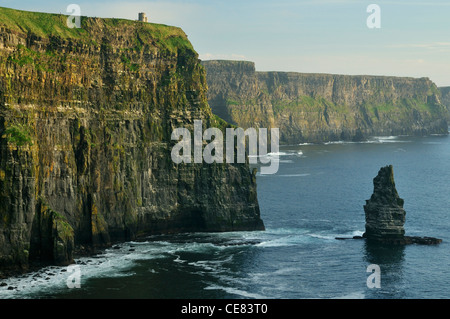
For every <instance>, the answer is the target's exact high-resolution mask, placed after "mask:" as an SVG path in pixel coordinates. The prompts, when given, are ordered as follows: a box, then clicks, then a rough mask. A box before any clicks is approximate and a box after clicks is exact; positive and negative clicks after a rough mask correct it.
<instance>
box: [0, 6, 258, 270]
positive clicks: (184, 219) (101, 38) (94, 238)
mask: <svg viewBox="0 0 450 319" xmlns="http://www.w3.org/2000/svg"><path fill="white" fill-rule="evenodd" d="M66 19H67V16H64V15H57V14H46V13H34V12H25V11H18V10H11V9H6V8H0V272H1V271H6V270H8V269H11V270H14V269H25V270H26V269H27V268H28V267H29V266H30V265H31V264H33V263H47V262H48V263H53V264H68V263H70V262H71V261H72V259H73V256H74V253H75V252H77V251H83V250H84V251H92V250H95V249H96V248H101V247H105V246H109V245H111V244H112V243H114V242H117V241H123V240H131V239H137V238H140V237H143V236H146V235H149V234H155V233H171V232H185V231H234V230H261V229H264V224H263V222H262V220H261V218H260V212H259V206H258V202H257V196H256V181H255V175H254V172H251V171H250V170H249V166H248V165H247V164H174V163H173V161H172V160H171V156H170V152H171V148H172V147H173V145H174V144H175V143H176V141H172V140H171V132H172V131H173V129H174V128H177V127H186V128H188V129H192V127H193V121H194V120H195V119H199V120H202V122H203V125H204V126H205V127H219V128H222V129H223V128H224V127H226V126H227V125H228V124H227V123H225V122H224V121H222V120H220V119H219V118H218V117H217V116H215V115H213V114H212V112H211V108H210V107H209V105H208V101H207V95H206V94H207V85H206V78H205V71H204V68H203V67H202V66H201V64H200V61H199V60H198V55H197V53H196V52H195V50H194V49H193V47H192V45H191V43H190V42H189V40H188V39H187V36H186V34H185V33H184V32H183V31H182V30H181V29H179V28H176V27H170V26H165V25H158V24H151V23H143V22H137V21H130V20H122V19H101V18H89V17H82V19H81V28H73V29H70V28H68V27H67V25H66Z"/></svg>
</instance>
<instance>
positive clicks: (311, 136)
mask: <svg viewBox="0 0 450 319" xmlns="http://www.w3.org/2000/svg"><path fill="white" fill-rule="evenodd" d="M202 64H203V65H204V66H205V68H206V70H207V83H208V87H209V90H208V100H209V103H210V105H211V108H212V110H213V112H214V113H215V114H217V115H219V116H220V117H222V118H223V119H225V120H226V121H228V122H230V123H232V124H235V125H237V126H239V127H243V128H248V127H254V128H258V127H263V128H271V127H278V128H279V129H280V140H281V141H282V142H284V143H289V144H294V143H304V142H319V143H320V142H328V141H336V140H354V141H358V140H363V139H365V138H367V137H370V136H389V135H428V134H448V124H447V118H448V117H447V110H446V108H445V107H444V106H443V105H442V104H441V102H440V100H439V98H440V92H439V90H438V88H437V87H436V85H435V84H434V83H433V82H432V81H431V80H429V79H428V78H404V77H388V76H370V75H359V76H350V75H337V74H312V73H311V74H310V73H295V72H258V71H255V64H254V63H253V62H247V61H223V60H211V61H202Z"/></svg>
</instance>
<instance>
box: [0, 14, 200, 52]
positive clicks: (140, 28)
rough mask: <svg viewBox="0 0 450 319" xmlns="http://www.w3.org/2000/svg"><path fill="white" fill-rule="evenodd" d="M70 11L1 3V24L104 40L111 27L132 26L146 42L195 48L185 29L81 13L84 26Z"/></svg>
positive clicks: (40, 33) (17, 29) (24, 30)
mask: <svg viewBox="0 0 450 319" xmlns="http://www.w3.org/2000/svg"><path fill="white" fill-rule="evenodd" d="M68 17H69V14H67V15H64V14H54V13H43V12H31V11H22V10H15V9H9V8H4V7H0V27H5V28H6V29H8V30H11V31H15V32H18V33H25V34H28V33H31V34H35V35H37V36H39V37H42V38H49V37H50V36H57V37H60V38H62V39H79V40H86V41H92V40H94V41H96V40H101V39H102V37H103V35H104V34H105V33H107V32H108V31H114V32H117V31H119V32H120V31H121V30H124V29H127V30H132V31H133V32H134V34H135V35H136V36H138V37H139V38H140V39H141V40H142V41H143V42H144V43H145V42H147V41H154V42H156V43H158V44H160V45H162V46H164V47H166V48H167V49H169V50H171V51H172V50H173V49H175V48H177V47H180V46H185V47H187V48H189V49H192V50H193V47H192V44H191V43H190V42H189V40H188V39H187V36H186V34H185V33H184V32H183V30H182V29H180V28H178V27H173V26H167V25H163V24H155V23H145V22H139V21H135V20H127V19H116V18H96V17H84V16H82V17H81V28H69V27H68V26H67V18H68Z"/></svg>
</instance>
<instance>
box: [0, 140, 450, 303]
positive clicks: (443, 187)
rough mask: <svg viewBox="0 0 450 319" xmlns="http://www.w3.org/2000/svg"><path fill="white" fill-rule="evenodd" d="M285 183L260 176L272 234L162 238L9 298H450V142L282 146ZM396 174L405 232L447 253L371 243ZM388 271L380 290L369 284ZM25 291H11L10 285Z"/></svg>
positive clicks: (26, 279)
mask: <svg viewBox="0 0 450 319" xmlns="http://www.w3.org/2000/svg"><path fill="white" fill-rule="evenodd" d="M279 155H280V156H279V161H280V167H279V171H278V173H277V174H275V175H264V176H258V177H257V184H258V200H259V204H260V207H261V216H262V219H263V220H264V223H265V225H266V230H265V231H258V232H231V233H195V234H179V235H171V236H151V237H149V238H147V240H146V241H144V242H127V243H123V244H121V245H119V246H117V247H112V248H111V249H107V250H105V251H103V252H102V253H101V254H99V255H96V256H92V257H83V258H80V259H77V260H76V262H77V265H78V266H79V268H78V270H79V277H78V279H80V281H79V283H80V288H68V286H67V282H68V276H69V272H68V271H67V267H48V268H44V269H42V270H40V271H38V272H34V273H31V274H27V275H24V276H21V277H16V278H10V279H7V280H3V281H1V280H0V282H4V283H6V285H5V286H3V287H0V298H207V299H215V298H232V299H241V298H257V299H261V298H262V299H264V298H271V299H272V298H275V299H285V298H289V299H304V298H319V299H321V298H324V299H329V298H333V299H334V298H346V299H349V298H350V299H353V298H355V299H412V298H414V299H416V298H425V299H436V298H450V137H448V136H430V137H423V138H418V137H406V136H398V137H394V136H392V137H378V138H373V139H371V140H370V141H368V142H364V143H344V142H342V143H340V142H338V143H327V144H324V145H308V144H306V145H290V146H283V147H281V148H280V153H279ZM389 164H392V165H393V166H394V177H395V182H396V186H397V190H398V193H399V195H400V197H402V198H403V199H404V200H405V206H404V208H405V210H406V224H405V231H406V234H407V235H411V236H433V237H438V238H441V239H443V242H442V243H441V244H440V245H434V246H422V245H415V244H413V245H408V246H401V247H382V246H368V245H367V244H366V242H365V241H364V240H336V239H335V237H352V236H354V235H361V234H362V233H363V232H364V224H365V217H364V209H363V205H364V204H365V200H366V199H369V198H370V196H371V194H372V191H373V182H372V180H373V178H374V177H375V176H376V175H377V173H378V170H379V169H380V168H381V167H382V166H385V165H389ZM372 264H376V265H378V266H379V267H380V277H379V279H380V281H379V283H380V288H370V287H369V286H368V285H367V281H368V278H369V276H371V274H372V273H371V272H367V268H368V266H369V265H372ZM10 286H12V287H15V289H13V290H8V289H7V288H8V287H10Z"/></svg>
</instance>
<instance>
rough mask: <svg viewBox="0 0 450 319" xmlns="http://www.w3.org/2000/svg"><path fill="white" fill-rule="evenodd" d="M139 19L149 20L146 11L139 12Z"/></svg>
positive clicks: (142, 20)
mask: <svg viewBox="0 0 450 319" xmlns="http://www.w3.org/2000/svg"><path fill="white" fill-rule="evenodd" d="M138 20H139V21H141V22H148V18H147V16H146V14H145V12H139V16H138Z"/></svg>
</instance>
